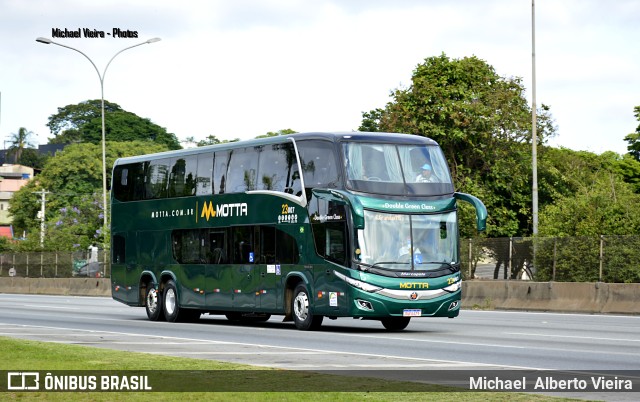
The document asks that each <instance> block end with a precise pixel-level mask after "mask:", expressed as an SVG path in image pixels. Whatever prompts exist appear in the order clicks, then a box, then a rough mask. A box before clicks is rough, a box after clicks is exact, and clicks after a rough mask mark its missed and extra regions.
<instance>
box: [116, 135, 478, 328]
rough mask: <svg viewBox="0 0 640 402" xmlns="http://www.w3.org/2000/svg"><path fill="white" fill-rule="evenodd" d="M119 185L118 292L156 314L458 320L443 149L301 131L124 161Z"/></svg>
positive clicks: (301, 323) (453, 231)
mask: <svg viewBox="0 0 640 402" xmlns="http://www.w3.org/2000/svg"><path fill="white" fill-rule="evenodd" d="M112 177H113V183H112V191H111V194H112V196H111V211H112V212H111V213H112V216H111V236H112V239H111V245H112V277H111V285H112V294H113V298H114V299H115V300H117V301H120V302H122V303H125V304H127V305H130V306H144V307H145V308H146V312H147V315H148V317H149V319H150V320H154V321H155V320H167V321H182V320H194V319H197V318H199V317H200V316H201V314H219V315H225V316H226V317H227V318H228V319H230V320H236V321H242V320H252V321H260V320H267V319H269V318H270V316H271V315H282V316H284V320H285V321H293V322H294V323H295V326H296V328H298V329H301V330H310V329H316V328H318V327H319V326H320V325H321V324H322V321H323V319H324V318H325V317H327V318H330V319H335V318H337V317H353V318H360V319H371V320H379V321H381V322H382V324H383V325H384V327H385V328H387V329H389V330H402V329H404V328H406V326H407V325H408V324H409V321H410V319H411V318H412V317H456V316H457V315H458V313H459V310H460V298H461V276H460V254H459V235H458V222H457V206H456V205H457V201H458V200H463V201H467V202H470V203H472V204H473V205H474V206H475V208H476V215H477V216H476V217H477V224H478V230H484V227H485V224H486V216H487V213H486V209H485V207H484V205H483V204H482V202H481V201H480V200H478V199H477V198H475V197H473V196H471V195H468V194H463V193H457V192H455V191H454V187H453V183H452V180H451V175H450V173H449V168H448V166H447V163H446V161H445V158H444V156H443V153H442V150H441V149H440V147H439V146H438V144H437V143H436V142H435V141H433V140H431V139H428V138H425V137H420V136H415V135H407V134H389V133H360V132H353V133H299V134H293V135H288V136H278V137H271V138H264V139H256V140H250V141H243V142H234V143H225V144H219V145H213V146H207V147H201V148H194V149H186V150H179V151H171V152H164V153H158V154H153V155H143V156H135V157H129V158H121V159H118V160H117V161H116V162H115V165H114V170H113V176H112Z"/></svg>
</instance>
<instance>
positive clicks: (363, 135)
mask: <svg viewBox="0 0 640 402" xmlns="http://www.w3.org/2000/svg"><path fill="white" fill-rule="evenodd" d="M287 138H294V139H295V140H307V139H316V140H325V141H332V142H336V141H340V140H348V141H358V142H377V143H393V144H423V145H438V143H437V142H435V141H434V140H432V139H431V138H428V137H422V136H419V135H413V134H398V133H384V132H362V131H345V132H307V133H295V134H287V135H279V136H274V137H267V138H256V139H251V140H243V141H236V142H225V143H221V144H215V145H207V146H204V147H197V148H188V149H179V150H174V151H166V152H159V153H155V154H148V155H138V156H129V157H125V158H118V159H117V160H116V161H115V163H114V166H116V165H122V164H128V163H136V162H143V161H148V160H155V159H163V158H172V157H179V156H188V155H197V154H200V153H206V152H214V151H222V150H226V149H236V148H246V147H251V146H260V145H269V144H278V143H282V142H283V141H284V140H285V139H287Z"/></svg>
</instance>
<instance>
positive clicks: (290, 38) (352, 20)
mask: <svg viewBox="0 0 640 402" xmlns="http://www.w3.org/2000/svg"><path fill="white" fill-rule="evenodd" d="M535 18H536V71H537V72H536V80H537V103H538V105H540V104H542V103H544V104H546V105H549V106H550V107H551V113H552V115H553V117H554V118H555V120H556V124H557V126H558V136H557V138H555V139H554V140H552V141H551V145H554V146H564V147H568V148H572V149H576V150H588V151H593V152H597V153H601V152H604V151H608V150H610V151H615V152H617V153H621V154H622V153H626V151H627V149H626V146H627V143H626V142H625V141H624V137H625V136H626V135H627V134H629V133H632V132H634V131H635V128H636V127H637V126H638V122H637V121H636V119H635V117H634V116H633V108H634V107H635V106H638V105H640V1H638V0H615V1H605V0H601V1H591V0H536V2H535ZM55 28H59V29H61V30H64V29H67V30H77V29H79V28H80V29H82V28H88V29H90V30H97V31H104V33H105V36H106V37H105V38H85V37H81V38H56V39H54V41H56V42H58V43H61V44H64V45H67V46H71V47H74V48H76V49H78V50H81V51H82V52H84V53H85V54H86V55H87V56H89V57H90V58H91V59H92V60H93V62H94V63H95V64H96V65H97V67H98V69H99V70H100V73H101V74H102V72H103V71H104V68H105V66H106V65H107V63H108V62H109V60H110V59H111V57H112V56H113V55H114V54H116V53H117V52H119V51H120V50H122V49H124V48H126V47H128V46H132V45H135V44H138V43H141V42H144V41H146V40H147V39H151V38H154V37H159V38H161V39H162V40H161V41H160V42H157V43H153V44H145V45H143V46H139V47H136V48H133V49H129V50H127V51H125V52H123V53H121V54H119V55H118V56H117V57H116V58H115V59H113V62H112V63H111V64H110V65H109V68H108V70H107V72H106V76H105V80H104V84H105V85H104V90H105V99H107V100H109V101H111V102H115V103H117V104H119V105H120V106H121V107H122V108H123V109H125V110H127V111H130V112H133V113H135V114H137V115H138V116H140V117H146V118H149V119H151V121H153V122H154V123H156V124H158V125H160V126H162V127H165V128H166V129H167V130H168V131H169V132H172V133H174V134H176V136H177V137H178V138H179V139H180V140H184V139H186V138H187V137H194V138H195V139H196V140H201V139H204V138H206V137H207V136H209V135H215V136H217V137H218V138H219V139H233V138H241V139H249V138H254V137H256V136H258V135H262V134H265V133H266V132H268V131H278V130H280V129H285V128H291V129H293V130H296V131H301V132H302V131H330V130H336V131H350V130H356V129H357V128H358V126H359V124H360V121H361V117H362V115H361V113H362V112H363V111H369V110H371V109H374V108H377V107H383V106H384V105H385V104H386V103H387V102H388V101H389V100H390V98H389V92H390V91H391V90H393V89H395V88H398V87H406V86H408V85H409V84H410V79H411V74H412V71H413V69H414V68H415V67H416V66H417V65H418V64H419V63H421V62H422V61H423V60H424V59H425V58H427V57H431V56H437V55H440V54H441V53H445V54H446V55H447V56H449V57H451V58H462V57H465V56H472V55H475V56H477V57H479V58H481V59H483V60H485V61H486V62H487V63H488V64H490V65H492V66H493V67H494V68H495V69H496V71H497V73H498V74H499V75H501V76H507V77H512V76H517V77H522V79H523V84H524V86H525V88H526V89H527V98H528V101H529V103H531V93H532V66H531V51H532V47H531V0H421V1H418V0H306V1H303V0H219V1H212V0H209V1H194V0H187V1H177V0H143V1H139V0H136V1H99V0H92V1H87V0H82V1H80V0H57V1H47V0H20V1H18V0H0V93H1V104H0V138H4V139H5V140H6V139H8V138H9V136H10V134H11V133H16V132H17V131H18V129H19V128H20V127H26V128H27V129H28V130H30V131H33V132H34V133H35V134H36V136H34V138H33V139H34V142H35V143H36V144H45V143H47V141H48V138H50V137H52V134H51V133H50V132H49V129H48V127H46V123H47V119H48V117H49V116H51V115H52V114H55V113H56V112H57V108H58V107H63V106H66V105H70V104H77V103H80V102H82V101H85V100H88V99H99V98H100V81H99V79H98V74H97V73H96V71H95V69H94V68H93V66H91V64H90V63H89V61H88V60H87V59H85V58H84V57H83V56H82V55H81V54H79V53H77V52H74V51H72V50H69V49H65V48H63V47H60V46H56V45H53V44H50V45H44V44H41V43H37V42H36V41H35V39H36V38H37V37H47V38H52V35H53V33H52V30H53V29H55ZM114 28H119V29H121V30H122V31H127V30H128V31H131V32H134V31H135V32H137V35H138V37H137V38H114V37H113V35H110V36H107V35H106V34H107V33H112V32H113V29H114Z"/></svg>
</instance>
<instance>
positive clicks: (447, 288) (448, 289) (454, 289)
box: [443, 281, 462, 293]
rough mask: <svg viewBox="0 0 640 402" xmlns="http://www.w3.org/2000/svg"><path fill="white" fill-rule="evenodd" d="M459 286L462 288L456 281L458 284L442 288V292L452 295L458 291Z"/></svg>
mask: <svg viewBox="0 0 640 402" xmlns="http://www.w3.org/2000/svg"><path fill="white" fill-rule="evenodd" d="M461 286H462V281H458V282H456V283H454V284H453V285H449V286H447V287H446V288H443V290H446V291H447V292H450V293H454V292H457V291H458V290H460V287H461Z"/></svg>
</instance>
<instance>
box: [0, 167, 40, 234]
mask: <svg viewBox="0 0 640 402" xmlns="http://www.w3.org/2000/svg"><path fill="white" fill-rule="evenodd" d="M34 173H35V172H34V169H33V168H32V167H29V166H22V165H9V164H3V165H2V166H0V236H3V237H8V238H11V239H12V238H13V226H12V225H11V222H12V218H11V216H9V200H10V199H11V197H13V194H14V193H15V192H16V191H18V190H20V188H22V186H24V185H25V184H27V183H28V182H29V180H31V179H33V175H34Z"/></svg>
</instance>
